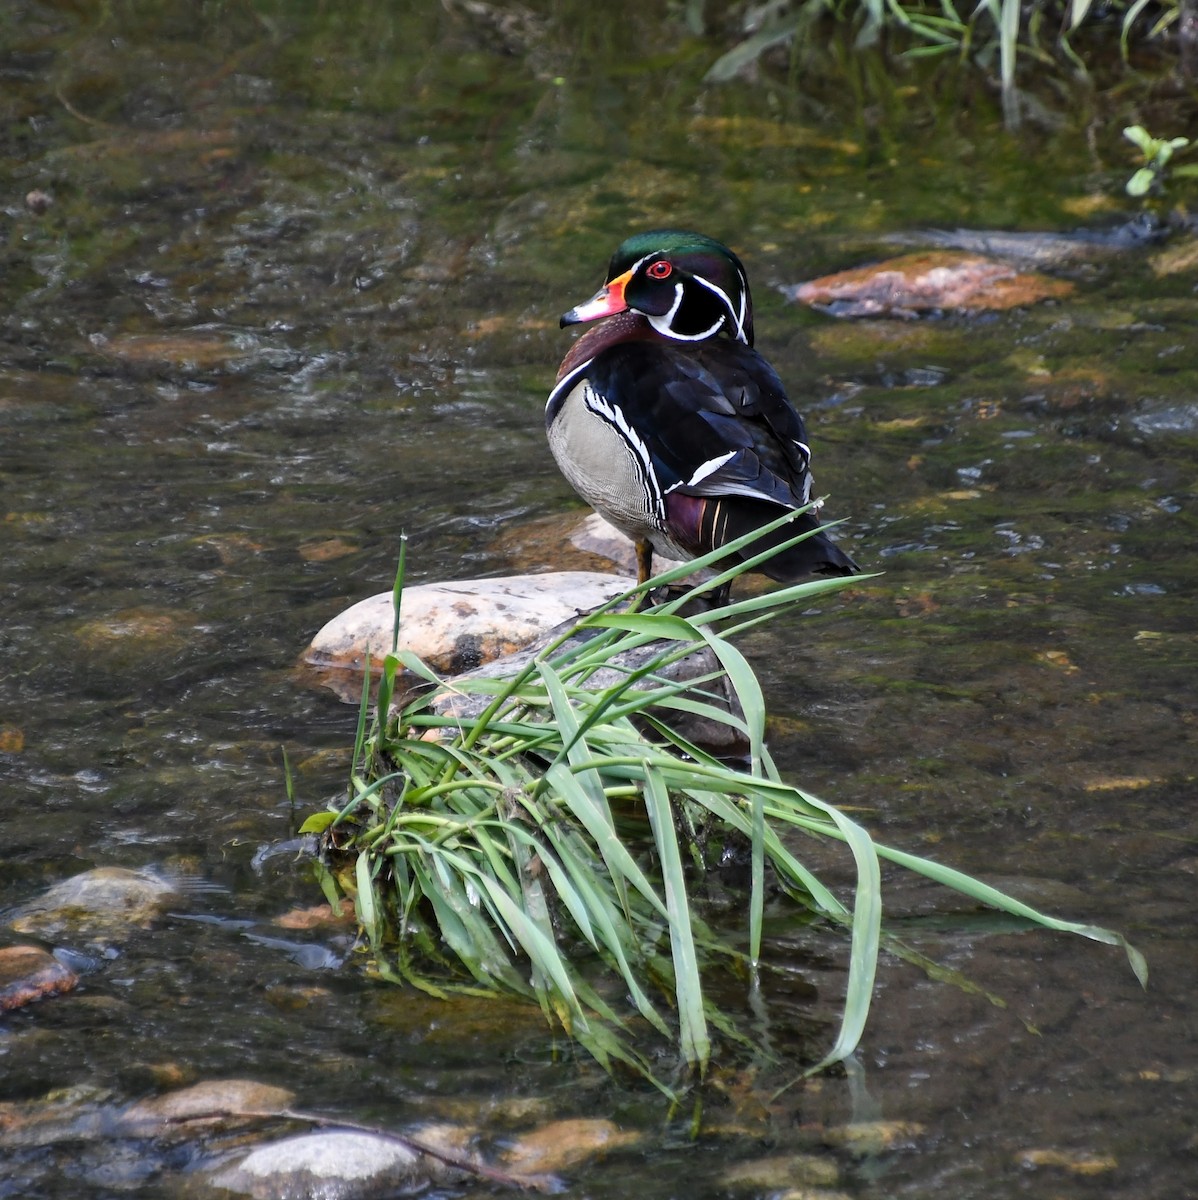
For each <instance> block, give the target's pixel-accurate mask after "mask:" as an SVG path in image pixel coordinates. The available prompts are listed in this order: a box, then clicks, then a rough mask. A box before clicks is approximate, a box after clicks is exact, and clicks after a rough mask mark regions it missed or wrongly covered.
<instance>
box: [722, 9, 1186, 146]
mask: <svg viewBox="0 0 1198 1200" xmlns="http://www.w3.org/2000/svg"><path fill="white" fill-rule="evenodd" d="M1180 15H1181V0H1109V2H1108V3H1104V4H1102V5H1099V4H1097V3H1095V0H1031V3H1028V2H1027V0H979V2H978V3H976V4H971V5H960V4H957V3H955V0H754V2H752V3H748V4H746V5H745V6H744V9H743V16H742V21H743V25H744V28H745V29H746V31H747V33H748V36H746V37H745V38H744V39H743V40H742V41H740V42H739V43H738V44H737V45H736V46H734V47H733V48H732V49H730V50H729V51H727V52H726V53H725V54H723V55H721V57H720V58H719V59H718V60H717V61H716V62H715V63H714V64H713V65H712V67H711V69H710V70H709V71H708V74H707V78H708V79H709V80H711V81H713V82H719V81H724V80H728V79H731V78H732V77H733V76H735V75H737V74H739V73H740V72H741V71H742V70H744V68H745V67H746V66H748V65H749V64H750V63H752V62H754V61H756V60H757V59H758V58H759V57H760V56H761V55H762V54H763V53H764V52H765V51H766V50H769V49H771V48H772V47H775V46H779V45H789V46H791V47H792V48H793V52H794V53H796V54H801V53H802V51H803V49H804V47H805V46H807V45H810V44H813V43H814V42H815V41H816V39H817V38H818V36H819V30H820V28H821V24H823V23H825V22H827V21H829V20H835V21H838V22H842V23H845V24H847V25H849V26H850V27H851V28H852V29H853V30H854V31H855V37H854V44H855V46H856V47H857V48H865V47H869V46H873V45H876V44H878V43H879V42H882V41H883V40H885V41H886V42H887V44H888V45H890V46H891V47H892V48H893V49H895V50H896V51H897V52H899V53H900V54H901V55H902V56H904V57H908V58H927V57H933V56H942V55H949V56H955V57H957V58H959V59H960V60H962V61H967V62H971V63H973V64H975V65H976V66H978V67H979V68H981V69H982V70H984V71H986V72H987V73H990V74H992V75H996V76H997V78H998V80H999V81H1000V83H1001V85H1002V94H1003V102H1004V108H1005V110H1006V114H1007V119H1008V122H1010V123H1016V122H1017V121H1018V104H1017V91H1016V82H1017V70H1018V67H1019V64H1020V63H1021V62H1027V61H1030V62H1033V63H1035V64H1037V65H1038V66H1041V67H1043V66H1044V65H1046V64H1047V65H1050V64H1051V63H1052V62H1053V60H1054V57H1057V58H1059V59H1061V60H1063V61H1065V62H1068V63H1069V64H1070V65H1071V66H1072V67H1073V68H1074V69H1075V70H1077V71H1079V72H1082V73H1083V74H1084V73H1085V72H1086V63H1085V59H1084V57H1083V54H1082V53H1079V51H1078V50H1077V49H1076V48H1075V46H1074V44H1073V43H1074V36H1075V35H1076V34H1078V32H1079V30H1081V29H1082V27H1083V26H1084V27H1086V29H1087V30H1090V29H1093V28H1097V27H1105V28H1109V29H1110V30H1111V31H1112V33H1113V36H1115V37H1117V39H1118V43H1119V47H1120V51H1121V53H1122V55H1123V57H1124V58H1125V59H1126V57H1127V56H1128V54H1129V48H1130V44H1131V41H1132V39H1133V36H1134V37H1135V38H1137V39H1139V40H1143V41H1151V40H1153V39H1157V38H1159V37H1160V36H1161V35H1163V34H1165V33H1166V32H1167V31H1169V30H1170V29H1171V28H1172V27H1173V26H1174V25H1175V24H1176V23H1177V21H1178V19H1179V17H1180ZM825 27H826V26H825ZM1099 40H1100V41H1101V39H1099Z"/></svg>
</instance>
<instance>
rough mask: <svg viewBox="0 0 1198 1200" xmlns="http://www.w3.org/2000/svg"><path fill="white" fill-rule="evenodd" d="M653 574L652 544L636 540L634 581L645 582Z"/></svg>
mask: <svg viewBox="0 0 1198 1200" xmlns="http://www.w3.org/2000/svg"><path fill="white" fill-rule="evenodd" d="M652 574H653V544H652V543H651V542H647V541H646V542H637V544H636V581H637V583H645V582H646V581H647V580H648V579H649V576H650V575H652Z"/></svg>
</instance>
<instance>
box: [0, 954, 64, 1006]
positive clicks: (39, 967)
mask: <svg viewBox="0 0 1198 1200" xmlns="http://www.w3.org/2000/svg"><path fill="white" fill-rule="evenodd" d="M78 983H79V976H78V975H76V974H75V972H74V971H72V970H71V969H70V968H69V967H65V966H63V964H62V963H60V962H59V961H58V959H56V958H55V957H54V955H52V954H50V953H48V952H47V951H45V950H43V949H42V948H41V947H40V946H5V947H3V948H2V949H0V1012H10V1011H11V1010H12V1009H14V1008H24V1006H25V1005H26V1004H32V1003H33V1002H34V1001H35V1000H41V999H42V998H43V997H46V996H57V995H59V994H60V993H62V992H69V991H71V990H72V989H73V988H75V987H76V986H77V985H78Z"/></svg>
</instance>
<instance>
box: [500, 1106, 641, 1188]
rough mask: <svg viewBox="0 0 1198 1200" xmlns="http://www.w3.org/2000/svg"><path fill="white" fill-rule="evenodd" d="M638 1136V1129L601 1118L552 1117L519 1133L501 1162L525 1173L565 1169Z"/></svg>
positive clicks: (633, 1140)
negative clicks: (559, 1119) (526, 1131)
mask: <svg viewBox="0 0 1198 1200" xmlns="http://www.w3.org/2000/svg"><path fill="white" fill-rule="evenodd" d="M640 1140H641V1135H640V1134H639V1133H634V1132H630V1131H626V1130H622V1129H620V1127H619V1126H618V1125H616V1124H615V1123H614V1122H612V1121H608V1120H604V1119H602V1118H599V1119H589V1118H585V1117H580V1118H577V1119H575V1120H568V1121H552V1122H550V1123H549V1124H548V1125H542V1126H541V1127H540V1128H539V1129H534V1130H532V1131H531V1132H530V1133H526V1134H524V1135H523V1136H521V1137H519V1138H518V1139H517V1140H516V1141H515V1142H514V1143H513V1144H512V1145H511V1146H510V1147H509V1149H508V1152H507V1154H506V1155H504V1165H505V1166H507V1167H510V1168H512V1169H514V1170H516V1171H519V1172H520V1173H522V1174H526V1175H534V1174H546V1173H552V1172H557V1171H564V1170H567V1169H568V1168H570V1167H573V1166H577V1165H578V1164H579V1163H582V1162H586V1161H587V1160H588V1159H591V1158H594V1157H595V1156H596V1155H599V1154H607V1153H609V1152H611V1151H613V1150H619V1149H623V1148H626V1147H628V1146H634V1145H636V1144H637V1143H638V1142H639V1141H640Z"/></svg>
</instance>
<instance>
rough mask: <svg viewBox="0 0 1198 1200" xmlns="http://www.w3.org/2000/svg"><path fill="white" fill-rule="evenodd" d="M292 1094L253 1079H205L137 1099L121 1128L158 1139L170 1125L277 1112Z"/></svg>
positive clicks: (129, 1109)
mask: <svg viewBox="0 0 1198 1200" xmlns="http://www.w3.org/2000/svg"><path fill="white" fill-rule="evenodd" d="M294 1101H295V1093H294V1092H291V1091H288V1090H287V1089H286V1088H281V1087H272V1086H271V1085H270V1084H267V1083H258V1082H257V1081H256V1080H253V1079H206V1080H204V1081H203V1082H202V1083H197V1084H193V1085H192V1086H191V1087H186V1088H179V1089H178V1090H176V1091H173V1092H166V1093H165V1094H163V1095H161V1096H153V1097H151V1098H149V1099H147V1100H139V1101H138V1102H137V1103H136V1104H133V1105H131V1106H130V1107H129V1108H127V1109H126V1110H125V1112H124V1113H123V1114H122V1117H121V1122H120V1124H121V1127H122V1128H123V1129H128V1130H129V1131H130V1132H132V1133H135V1134H137V1135H138V1136H141V1137H149V1136H151V1135H153V1136H158V1135H159V1134H161V1133H162V1132H163V1131H164V1130H166V1129H167V1128H169V1127H170V1126H176V1125H179V1126H181V1125H183V1124H184V1123H188V1122H191V1123H194V1122H196V1121H218V1120H220V1121H225V1120H228V1119H229V1118H230V1117H237V1116H247V1115H254V1116H260V1115H261V1114H262V1113H273V1112H279V1111H280V1110H282V1109H285V1108H289V1107H290V1106H291V1105H292V1103H294Z"/></svg>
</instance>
